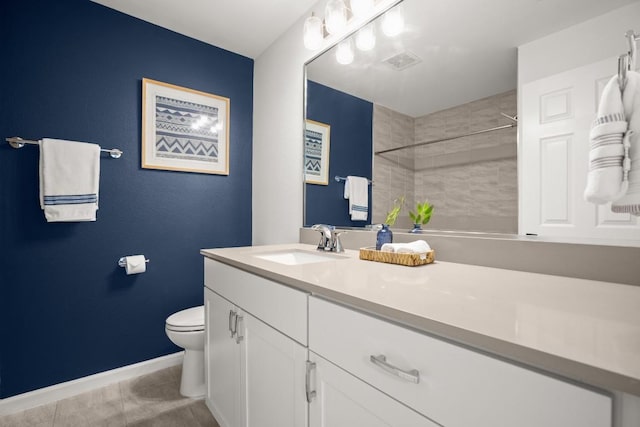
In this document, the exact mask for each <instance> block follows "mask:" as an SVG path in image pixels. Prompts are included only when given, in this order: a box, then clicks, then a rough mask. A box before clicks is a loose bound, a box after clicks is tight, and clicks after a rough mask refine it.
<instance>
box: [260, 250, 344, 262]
mask: <svg viewBox="0 0 640 427" xmlns="http://www.w3.org/2000/svg"><path fill="white" fill-rule="evenodd" d="M254 256H255V257H256V258H260V259H264V260H267V261H272V262H277V263H279V264H285V265H301V264H312V263H316V262H326V261H336V260H339V259H346V258H347V257H344V256H340V255H335V254H329V253H323V252H308V251H302V250H298V249H292V250H287V251H278V252H270V253H265V254H260V255H254Z"/></svg>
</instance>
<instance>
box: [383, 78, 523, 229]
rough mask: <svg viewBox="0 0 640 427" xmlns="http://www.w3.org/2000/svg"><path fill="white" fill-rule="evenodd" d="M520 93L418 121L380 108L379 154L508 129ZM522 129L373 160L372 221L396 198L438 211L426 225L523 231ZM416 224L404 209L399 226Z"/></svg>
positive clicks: (426, 147)
mask: <svg viewBox="0 0 640 427" xmlns="http://www.w3.org/2000/svg"><path fill="white" fill-rule="evenodd" d="M516 102H517V97H516V91H515V90H512V91H508V92H505V93H502V94H497V95H494V96H491V97H488V98H483V99H480V100H476V101H473V102H470V103H467V104H463V105H459V106H456V107H453V108H450V109H447V110H443V111H438V112H435V113H432V114H429V115H426V116H422V117H418V118H412V117H409V116H405V115H402V114H400V113H397V112H395V111H392V110H389V109H388V108H385V107H382V106H379V105H375V106H374V151H379V150H384V149H387V148H392V147H398V146H401V145H407V144H415V143H419V142H423V141H430V140H434V139H441V138H447V137H453V136H458V135H463V134H467V133H470V132H476V131H479V130H484V129H487V128H492V127H496V126H500V125H505V124H509V123H510V121H509V120H508V119H506V118H504V117H502V116H501V115H500V113H501V112H504V113H505V114H508V115H515V114H516V108H517V107H516ZM516 133H517V131H516V128H511V129H504V130H498V131H494V132H489V133H484V134H480V135H474V136H469V137H465V138H459V139H454V140H449V141H443V142H438V143H434V144H429V145H425V146H421V147H416V148H409V149H406V150H401V151H396V152H393V153H388V154H382V155H377V156H375V157H374V182H375V186H374V190H373V222H374V223H379V222H383V221H384V217H385V214H386V211H387V210H388V209H389V208H390V207H391V205H392V202H393V199H394V198H396V197H398V196H401V195H405V196H406V200H407V208H408V209H411V208H412V207H413V206H415V203H416V202H421V201H424V200H428V201H429V202H430V203H432V204H433V205H434V206H435V211H434V215H433V217H432V219H431V222H430V223H429V224H428V226H427V227H426V228H430V229H441V230H465V231H481V232H498V233H517V231H518V182H517V164H516V163H517V160H516V151H517V150H516V147H517V145H516V141H517V135H516ZM410 226H411V221H410V220H409V218H408V216H407V214H406V212H405V213H403V214H402V217H401V219H400V220H399V221H398V223H397V224H396V227H397V228H407V227H410Z"/></svg>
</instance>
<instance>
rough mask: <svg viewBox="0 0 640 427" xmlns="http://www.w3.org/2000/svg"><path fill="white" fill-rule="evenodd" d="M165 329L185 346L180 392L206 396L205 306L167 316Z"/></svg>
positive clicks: (172, 337)
mask: <svg viewBox="0 0 640 427" xmlns="http://www.w3.org/2000/svg"><path fill="white" fill-rule="evenodd" d="M164 329H165V331H166V332H167V336H168V337H169V339H170V340H171V341H172V342H173V343H174V344H175V345H177V346H178V347H182V348H184V360H183V362H182V380H181V381H180V394H181V395H183V396H186V397H202V396H204V394H205V384H204V306H203V305H201V306H199V307H192V308H187V309H186V310H182V311H178V312H177V313H174V314H172V315H171V316H169V317H167V321H166V322H165V328H164Z"/></svg>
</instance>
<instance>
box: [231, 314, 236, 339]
mask: <svg viewBox="0 0 640 427" xmlns="http://www.w3.org/2000/svg"><path fill="white" fill-rule="evenodd" d="M235 317H237V315H236V312H235V311H233V310H229V334H230V335H231V338H233V336H234V335H235V334H236V331H234V330H233V319H234V318H235ZM236 324H237V323H236Z"/></svg>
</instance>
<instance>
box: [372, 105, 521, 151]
mask: <svg viewBox="0 0 640 427" xmlns="http://www.w3.org/2000/svg"><path fill="white" fill-rule="evenodd" d="M502 115H503V116H505V117H507V118H509V119H511V120H513V121H514V122H516V123H511V124H508V125H503V126H496V127H493V128H490V129H483V130H478V131H475V132H470V133H467V134H464V135H456V136H449V137H447V138H440V139H432V140H430V141H423V142H417V143H415V144H409V145H404V146H402V147H395V148H389V149H387V150H380V151H376V152H375V153H373V154H375V155H376V156H377V155H379V154H385V153H391V152H392V151H398V150H404V149H405V148H413V147H421V146H423V145H428V144H434V143H436V142H443V141H451V140H452V139H459V138H464V137H467V136H473V135H479V134H481V133H487V132H493V131H496V130H500V129H509V128H514V127H516V126H518V123H517V120H518V119H517V117H518V116H514V117H510V116H507V115H506V114H502Z"/></svg>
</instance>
